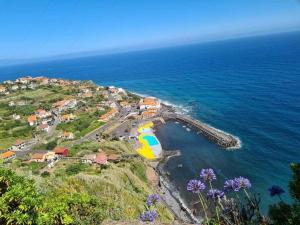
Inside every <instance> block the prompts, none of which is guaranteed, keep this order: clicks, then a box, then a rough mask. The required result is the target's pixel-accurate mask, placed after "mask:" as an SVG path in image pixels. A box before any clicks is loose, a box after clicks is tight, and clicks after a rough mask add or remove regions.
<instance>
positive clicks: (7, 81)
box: [3, 80, 14, 85]
mask: <svg viewBox="0 0 300 225" xmlns="http://www.w3.org/2000/svg"><path fill="white" fill-rule="evenodd" d="M3 83H4V84H10V85H13V84H14V82H13V81H12V80H6V81H4V82H3Z"/></svg>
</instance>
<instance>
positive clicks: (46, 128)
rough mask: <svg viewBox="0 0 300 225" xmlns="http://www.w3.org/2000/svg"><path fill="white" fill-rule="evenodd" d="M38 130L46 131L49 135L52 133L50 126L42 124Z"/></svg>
mask: <svg viewBox="0 0 300 225" xmlns="http://www.w3.org/2000/svg"><path fill="white" fill-rule="evenodd" d="M38 128H39V130H42V131H45V132H47V133H48V132H49V131H50V126H49V125H48V124H40V125H39V127H38Z"/></svg>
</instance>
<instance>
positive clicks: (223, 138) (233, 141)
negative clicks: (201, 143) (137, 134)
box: [162, 113, 240, 148]
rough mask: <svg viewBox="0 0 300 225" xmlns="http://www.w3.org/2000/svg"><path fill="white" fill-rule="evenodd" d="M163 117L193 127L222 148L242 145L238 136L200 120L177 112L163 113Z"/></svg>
mask: <svg viewBox="0 0 300 225" xmlns="http://www.w3.org/2000/svg"><path fill="white" fill-rule="evenodd" d="M162 117H163V119H164V120H176V121H179V122H182V123H184V124H186V125H187V126H189V127H193V128H194V129H196V130H197V131H199V132H200V133H201V134H203V135H204V136H205V137H207V138H208V139H209V140H211V141H213V142H214V143H216V144H217V145H219V146H220V147H222V148H239V147H240V141H239V139H238V138H236V137H234V136H232V135H230V134H228V133H225V132H223V131H220V130H218V129H216V128H214V127H212V126H209V125H208V124H205V123H203V122H201V121H199V120H196V119H193V118H191V117H188V116H185V115H180V114H177V113H164V114H162Z"/></svg>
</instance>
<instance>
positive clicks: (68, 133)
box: [64, 131, 73, 137]
mask: <svg viewBox="0 0 300 225" xmlns="http://www.w3.org/2000/svg"><path fill="white" fill-rule="evenodd" d="M72 134H73V133H72V132H69V131H64V137H68V136H70V135H72Z"/></svg>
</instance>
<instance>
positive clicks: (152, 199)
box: [147, 194, 160, 206]
mask: <svg viewBox="0 0 300 225" xmlns="http://www.w3.org/2000/svg"><path fill="white" fill-rule="evenodd" d="M158 202H160V196H159V195H158V194H151V195H149V196H148V198H147V205H148V206H152V205H155V204H156V203H158Z"/></svg>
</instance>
